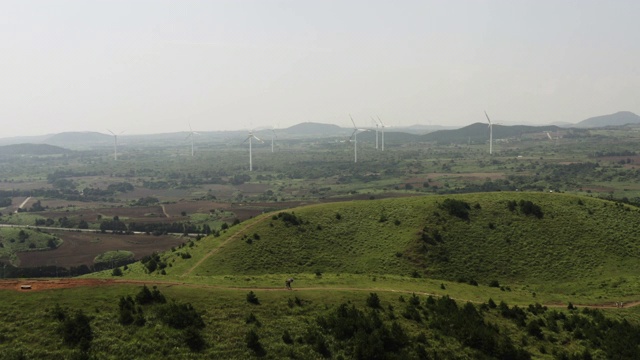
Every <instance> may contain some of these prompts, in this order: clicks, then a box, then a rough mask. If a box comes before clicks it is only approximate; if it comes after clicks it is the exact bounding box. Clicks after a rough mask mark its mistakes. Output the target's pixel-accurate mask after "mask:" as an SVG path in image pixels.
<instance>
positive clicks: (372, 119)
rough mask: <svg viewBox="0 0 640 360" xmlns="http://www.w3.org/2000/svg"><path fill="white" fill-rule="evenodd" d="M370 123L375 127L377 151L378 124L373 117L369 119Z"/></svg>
mask: <svg viewBox="0 0 640 360" xmlns="http://www.w3.org/2000/svg"><path fill="white" fill-rule="evenodd" d="M371 121H373V123H374V124H375V125H376V150H378V130H379V128H378V122H377V121H376V119H374V118H373V116H372V117H371Z"/></svg>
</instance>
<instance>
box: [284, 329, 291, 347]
mask: <svg viewBox="0 0 640 360" xmlns="http://www.w3.org/2000/svg"><path fill="white" fill-rule="evenodd" d="M282 341H283V342H284V343H285V344H288V345H291V344H293V338H292V337H291V334H289V330H285V331H284V334H282Z"/></svg>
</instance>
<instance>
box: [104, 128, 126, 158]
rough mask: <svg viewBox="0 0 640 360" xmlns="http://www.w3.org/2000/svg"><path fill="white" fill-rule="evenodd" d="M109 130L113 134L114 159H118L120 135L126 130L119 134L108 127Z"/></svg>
mask: <svg viewBox="0 0 640 360" xmlns="http://www.w3.org/2000/svg"><path fill="white" fill-rule="evenodd" d="M107 131H108V132H110V133H111V135H113V160H116V161H117V160H118V135H122V133H123V132H124V131H121V132H120V133H119V134H117V135H116V134H115V133H114V132H113V131H111V130H109V129H107Z"/></svg>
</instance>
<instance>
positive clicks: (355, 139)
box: [349, 115, 367, 163]
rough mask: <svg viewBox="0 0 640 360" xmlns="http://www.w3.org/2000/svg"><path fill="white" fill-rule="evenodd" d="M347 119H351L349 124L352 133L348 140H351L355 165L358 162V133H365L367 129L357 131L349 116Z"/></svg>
mask: <svg viewBox="0 0 640 360" xmlns="http://www.w3.org/2000/svg"><path fill="white" fill-rule="evenodd" d="M349 118H350V119H351V123H352V124H353V133H351V137H349V140H351V139H352V138H353V162H354V163H357V162H358V132H362V131H367V129H358V127H357V126H356V123H355V121H353V118H352V117H351V115H349Z"/></svg>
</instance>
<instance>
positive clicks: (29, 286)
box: [0, 278, 640, 309]
mask: <svg viewBox="0 0 640 360" xmlns="http://www.w3.org/2000/svg"><path fill="white" fill-rule="evenodd" d="M117 284H129V285H159V286H162V285H176V286H186V287H192V288H200V289H220V290H255V291H294V292H295V291H324V292H329V291H362V292H392V293H398V294H417V295H421V296H428V295H432V296H436V297H437V296H441V295H438V294H432V293H427V292H421V291H413V290H396V289H379V288H354V287H296V288H295V289H294V290H287V289H285V288H284V286H283V287H275V288H274V287H240V286H239V287H236V286H233V287H232V286H220V285H206V284H191V283H186V282H180V281H159V280H153V279H149V280H127V279H78V278H65V279H11V280H0V290H15V291H20V292H33V291H43V290H54V289H69V288H75V287H83V286H84V287H100V286H112V285H117ZM452 299H454V300H456V301H463V302H466V301H469V300H466V299H456V298H452ZM472 302H474V301H472ZM543 305H544V306H547V307H551V308H566V307H567V304H558V303H554V304H543ZM638 305H640V301H632V302H628V303H623V304H622V307H620V306H618V305H617V304H616V303H615V302H609V303H602V304H588V305H584V304H574V306H576V307H578V308H583V307H585V308H591V309H616V308H624V309H627V308H632V307H636V306H638Z"/></svg>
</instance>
